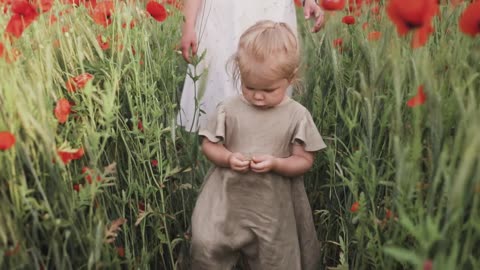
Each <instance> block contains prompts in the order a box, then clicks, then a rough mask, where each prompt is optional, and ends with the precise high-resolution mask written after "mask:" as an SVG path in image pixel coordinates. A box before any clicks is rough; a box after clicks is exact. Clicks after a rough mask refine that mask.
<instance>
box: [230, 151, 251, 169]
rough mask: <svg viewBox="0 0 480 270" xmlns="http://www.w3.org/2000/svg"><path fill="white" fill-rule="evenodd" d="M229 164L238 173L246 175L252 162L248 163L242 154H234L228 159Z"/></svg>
mask: <svg viewBox="0 0 480 270" xmlns="http://www.w3.org/2000/svg"><path fill="white" fill-rule="evenodd" d="M228 164H229V166H230V169H232V170H234V171H237V172H241V173H245V172H247V171H248V169H249V164H250V161H248V160H247V158H245V156H244V155H242V154H240V153H232V154H230V156H229V157H228Z"/></svg>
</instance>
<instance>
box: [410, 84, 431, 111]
mask: <svg viewBox="0 0 480 270" xmlns="http://www.w3.org/2000/svg"><path fill="white" fill-rule="evenodd" d="M426 100H427V95H425V92H423V85H420V86H419V87H418V89H417V95H415V96H414V97H412V98H411V99H409V100H408V101H407V106H408V107H411V108H413V107H416V106H419V105H422V104H424V103H425V101H426Z"/></svg>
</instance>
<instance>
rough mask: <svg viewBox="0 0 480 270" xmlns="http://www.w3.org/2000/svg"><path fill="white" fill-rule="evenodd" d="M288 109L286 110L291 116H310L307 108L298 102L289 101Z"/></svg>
mask: <svg viewBox="0 0 480 270" xmlns="http://www.w3.org/2000/svg"><path fill="white" fill-rule="evenodd" d="M288 107H289V108H288V110H290V111H291V113H292V114H298V115H300V116H304V115H306V114H310V112H309V111H308V109H307V108H305V106H303V105H302V104H301V103H300V102H298V101H296V100H294V99H291V101H290V102H289V106H288Z"/></svg>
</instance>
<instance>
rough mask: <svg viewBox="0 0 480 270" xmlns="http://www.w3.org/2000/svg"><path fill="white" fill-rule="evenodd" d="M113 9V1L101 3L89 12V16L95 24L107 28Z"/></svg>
mask: <svg viewBox="0 0 480 270" xmlns="http://www.w3.org/2000/svg"><path fill="white" fill-rule="evenodd" d="M113 9H114V4H113V1H105V2H101V3H98V4H97V5H96V6H95V7H94V8H93V9H91V10H90V16H91V17H92V19H93V21H94V22H95V23H97V24H100V25H103V27H107V26H109V25H110V24H111V23H112V16H113Z"/></svg>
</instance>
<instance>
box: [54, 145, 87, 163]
mask: <svg viewBox="0 0 480 270" xmlns="http://www.w3.org/2000/svg"><path fill="white" fill-rule="evenodd" d="M57 154H58V156H59V157H60V159H61V160H62V162H63V164H68V163H70V161H72V160H77V159H80V158H82V157H83V155H84V154H85V151H84V150H83V148H78V149H65V150H57Z"/></svg>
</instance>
